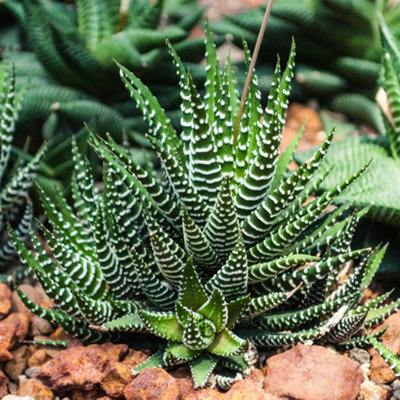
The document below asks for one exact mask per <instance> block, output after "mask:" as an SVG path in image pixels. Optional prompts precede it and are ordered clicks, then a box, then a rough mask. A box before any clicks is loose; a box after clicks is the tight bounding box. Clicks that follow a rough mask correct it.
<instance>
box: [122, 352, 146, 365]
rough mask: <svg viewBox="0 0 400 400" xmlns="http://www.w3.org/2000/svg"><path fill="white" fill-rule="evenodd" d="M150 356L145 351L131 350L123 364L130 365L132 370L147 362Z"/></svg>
mask: <svg viewBox="0 0 400 400" xmlns="http://www.w3.org/2000/svg"><path fill="white" fill-rule="evenodd" d="M148 358H149V355H148V354H146V353H145V352H143V351H139V350H132V349H129V352H128V354H127V355H126V356H125V358H124V359H123V361H122V362H123V363H124V364H125V365H128V366H129V367H130V368H135V367H137V366H138V365H139V364H141V363H142V362H143V361H146V360H147V359H148Z"/></svg>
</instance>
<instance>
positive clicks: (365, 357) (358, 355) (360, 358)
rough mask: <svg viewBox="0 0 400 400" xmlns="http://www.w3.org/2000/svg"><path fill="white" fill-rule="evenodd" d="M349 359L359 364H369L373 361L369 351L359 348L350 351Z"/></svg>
mask: <svg viewBox="0 0 400 400" xmlns="http://www.w3.org/2000/svg"><path fill="white" fill-rule="evenodd" d="M349 358H350V359H352V360H354V361H357V362H358V363H359V364H367V363H369V362H370V360H371V357H370V355H369V353H368V351H367V350H364V349H358V348H355V349H351V350H350V351H349Z"/></svg>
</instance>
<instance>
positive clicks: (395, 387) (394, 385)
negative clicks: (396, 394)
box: [392, 379, 400, 390]
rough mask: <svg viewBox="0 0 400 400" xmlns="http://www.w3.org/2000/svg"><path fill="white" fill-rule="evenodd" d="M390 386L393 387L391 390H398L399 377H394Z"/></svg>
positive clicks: (399, 385) (399, 387) (399, 384)
mask: <svg viewBox="0 0 400 400" xmlns="http://www.w3.org/2000/svg"><path fill="white" fill-rule="evenodd" d="M392 388H393V390H400V379H396V380H395V381H394V382H393V383H392Z"/></svg>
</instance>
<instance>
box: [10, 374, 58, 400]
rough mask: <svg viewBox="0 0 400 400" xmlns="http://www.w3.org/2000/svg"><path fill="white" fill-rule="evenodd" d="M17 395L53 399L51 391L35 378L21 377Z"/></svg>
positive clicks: (37, 398)
mask: <svg viewBox="0 0 400 400" xmlns="http://www.w3.org/2000/svg"><path fill="white" fill-rule="evenodd" d="M17 395H18V396H31V397H33V398H34V399H35V400H53V399H54V394H53V392H52V391H51V390H50V389H49V388H48V387H47V386H45V385H43V383H42V382H40V381H39V380H37V379H26V378H25V377H22V378H21V379H20V381H19V385H18V390H17Z"/></svg>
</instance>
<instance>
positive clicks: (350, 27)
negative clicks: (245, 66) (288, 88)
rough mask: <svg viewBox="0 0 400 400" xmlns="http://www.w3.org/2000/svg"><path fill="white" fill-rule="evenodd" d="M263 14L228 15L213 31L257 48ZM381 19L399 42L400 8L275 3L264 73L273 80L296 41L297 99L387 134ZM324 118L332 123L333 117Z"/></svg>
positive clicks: (367, 1) (320, 1)
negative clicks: (380, 102) (381, 99)
mask: <svg viewBox="0 0 400 400" xmlns="http://www.w3.org/2000/svg"><path fill="white" fill-rule="evenodd" d="M264 10H265V6H262V7H259V8H256V9H253V10H249V11H245V12H243V13H241V14H237V15H232V16H225V17H223V18H222V19H221V20H220V21H215V22H213V24H212V29H213V31H214V32H216V33H219V34H226V33H229V34H231V35H232V36H233V40H234V42H235V43H236V44H240V41H241V37H242V35H243V36H244V37H245V38H246V40H247V41H248V43H249V45H250V47H253V46H254V44H255V41H256V38H257V32H258V28H259V26H260V23H261V21H262V18H263V14H264ZM380 14H382V15H383V16H384V18H385V20H386V21H387V23H388V24H389V26H390V27H391V28H392V29H393V33H394V35H395V37H397V38H398V37H399V32H398V21H399V18H400V6H399V4H398V3H392V2H387V1H380V0H359V1H347V0H344V1H331V0H317V1H308V0H301V1H296V2H295V3H293V2H292V1H290V0H276V1H275V2H274V7H273V8H272V11H271V19H270V22H269V27H268V32H267V33H266V35H265V37H264V41H263V47H262V51H261V52H260V61H261V62H263V64H262V65H261V66H260V68H261V69H259V70H260V71H262V72H263V75H268V76H269V77H270V78H271V77H272V72H273V66H274V62H275V60H274V56H273V55H274V54H276V53H279V54H280V55H281V56H282V57H285V54H287V50H288V43H290V38H291V37H292V36H294V37H295V39H296V42H297V44H298V54H297V67H296V70H295V82H294V85H293V91H292V98H294V99H298V100H301V101H304V100H307V99H309V98H310V97H312V98H317V99H318V100H319V101H320V102H321V105H322V106H323V107H324V108H328V109H329V110H332V111H336V112H340V113H343V114H346V115H348V116H350V117H352V118H354V119H357V120H362V121H365V122H367V123H369V124H370V125H372V126H374V127H375V128H376V129H378V130H382V129H383V122H382V119H381V116H380V113H379V109H378V107H377V106H376V104H375V103H374V101H373V99H374V96H375V91H376V87H377V80H378V75H379V64H380V57H381V55H382V47H381V43H380V37H379V15H380ZM269 81H270V80H269ZM265 83H266V84H268V81H266V82H265ZM322 115H323V119H327V120H329V116H328V115H326V114H325V113H322ZM335 122H336V124H337V125H339V124H340V121H335Z"/></svg>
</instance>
